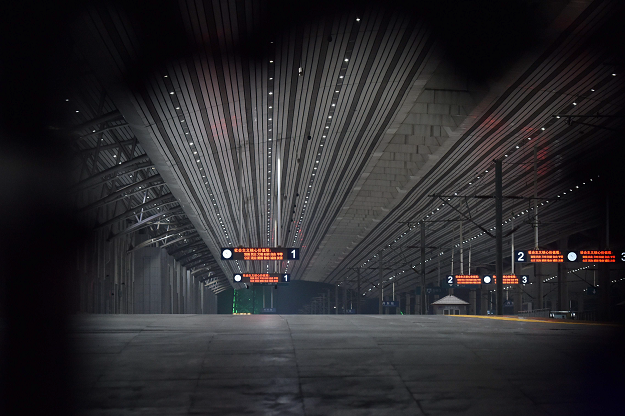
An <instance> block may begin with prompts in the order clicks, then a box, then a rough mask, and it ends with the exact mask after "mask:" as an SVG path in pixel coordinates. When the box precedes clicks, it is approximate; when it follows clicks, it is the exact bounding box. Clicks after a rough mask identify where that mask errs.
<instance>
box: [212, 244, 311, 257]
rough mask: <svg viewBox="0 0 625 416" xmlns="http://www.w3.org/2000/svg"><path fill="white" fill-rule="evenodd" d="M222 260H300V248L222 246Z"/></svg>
mask: <svg viewBox="0 0 625 416" xmlns="http://www.w3.org/2000/svg"><path fill="white" fill-rule="evenodd" d="M221 259H222V260H299V248H282V247H264V248H256V247H235V248H227V247H226V248H222V249H221Z"/></svg>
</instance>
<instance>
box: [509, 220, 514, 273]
mask: <svg viewBox="0 0 625 416" xmlns="http://www.w3.org/2000/svg"><path fill="white" fill-rule="evenodd" d="M510 228H511V229H512V235H511V238H510V245H511V249H510V250H511V254H510V257H511V259H512V261H511V262H510V264H511V265H512V274H514V214H512V220H511V222H510Z"/></svg>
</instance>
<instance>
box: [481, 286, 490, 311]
mask: <svg viewBox="0 0 625 416" xmlns="http://www.w3.org/2000/svg"><path fill="white" fill-rule="evenodd" d="M480 295H481V302H480V303H481V305H480V315H487V314H488V289H486V288H485V287H484V286H482V289H480Z"/></svg>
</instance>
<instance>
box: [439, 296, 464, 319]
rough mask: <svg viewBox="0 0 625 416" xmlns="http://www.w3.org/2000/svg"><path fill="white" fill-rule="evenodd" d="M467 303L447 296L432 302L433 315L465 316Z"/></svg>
mask: <svg viewBox="0 0 625 416" xmlns="http://www.w3.org/2000/svg"><path fill="white" fill-rule="evenodd" d="M468 306H469V302H465V301H463V300H462V299H458V298H457V297H455V296H452V295H449V296H445V297H444V298H441V299H439V300H437V301H436V302H432V307H433V309H434V314H435V315H466V314H467V307H468Z"/></svg>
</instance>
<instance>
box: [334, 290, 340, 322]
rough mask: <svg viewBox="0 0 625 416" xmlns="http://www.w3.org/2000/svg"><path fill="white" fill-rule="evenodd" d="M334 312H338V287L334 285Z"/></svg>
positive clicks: (336, 313)
mask: <svg viewBox="0 0 625 416" xmlns="http://www.w3.org/2000/svg"><path fill="white" fill-rule="evenodd" d="M334 314H335V315H338V314H339V287H338V286H335V287H334Z"/></svg>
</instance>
